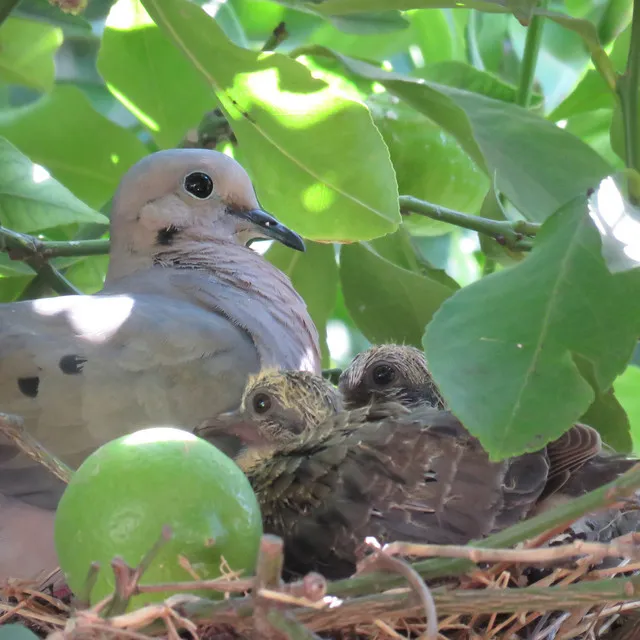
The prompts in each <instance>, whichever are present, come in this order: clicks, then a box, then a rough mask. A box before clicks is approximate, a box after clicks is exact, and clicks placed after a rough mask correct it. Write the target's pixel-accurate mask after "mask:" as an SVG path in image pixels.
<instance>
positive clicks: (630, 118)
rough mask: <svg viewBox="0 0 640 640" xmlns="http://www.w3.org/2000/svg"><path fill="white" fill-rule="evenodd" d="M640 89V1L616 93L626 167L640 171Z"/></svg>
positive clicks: (634, 15) (635, 9)
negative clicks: (639, 101)
mask: <svg viewBox="0 0 640 640" xmlns="http://www.w3.org/2000/svg"><path fill="white" fill-rule="evenodd" d="M639 87H640V0H634V1H633V17H632V18H631V42H630V44H629V55H628V57H627V66H626V69H625V71H624V73H623V74H621V75H619V76H618V80H617V82H616V91H617V92H618V97H619V99H620V110H621V111H622V123H623V127H624V148H625V165H626V166H627V168H628V169H635V170H636V171H640V127H639V126H638V120H640V111H639V110H638V89H639Z"/></svg>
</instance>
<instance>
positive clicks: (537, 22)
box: [516, 0, 547, 109]
mask: <svg viewBox="0 0 640 640" xmlns="http://www.w3.org/2000/svg"><path fill="white" fill-rule="evenodd" d="M546 8H547V0H542V2H540V9H541V10H543V11H544V10H545V9H546ZM543 27H544V18H543V17H542V16H540V15H536V14H534V15H533V16H532V18H531V23H530V24H529V27H528V29H527V39H526V42H525V45H524V54H523V56H522V63H521V66H520V83H519V85H518V92H517V94H516V103H517V104H519V105H520V106H521V107H524V108H525V109H526V108H527V107H528V106H529V103H530V102H531V89H532V87H533V81H534V79H535V75H536V65H537V63H538V53H539V52H540V42H541V41H542V30H543Z"/></svg>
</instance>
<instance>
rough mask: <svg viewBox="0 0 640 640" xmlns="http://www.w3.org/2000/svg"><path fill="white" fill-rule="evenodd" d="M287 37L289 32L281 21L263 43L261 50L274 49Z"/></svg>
mask: <svg viewBox="0 0 640 640" xmlns="http://www.w3.org/2000/svg"><path fill="white" fill-rule="evenodd" d="M288 37H289V34H288V33H287V28H286V25H285V23H284V22H281V23H280V24H278V26H277V27H276V28H275V29H274V30H273V33H272V34H271V35H270V36H269V39H268V40H267V41H266V42H265V43H264V46H263V47H262V51H275V50H276V49H277V48H278V47H279V46H280V45H281V44H282V43H283V42H284V41H285V40H286V39H287V38H288Z"/></svg>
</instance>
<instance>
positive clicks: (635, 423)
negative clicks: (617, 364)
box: [613, 365, 640, 455]
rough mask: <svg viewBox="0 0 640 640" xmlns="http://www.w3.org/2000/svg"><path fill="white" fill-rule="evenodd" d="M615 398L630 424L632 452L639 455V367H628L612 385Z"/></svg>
mask: <svg viewBox="0 0 640 640" xmlns="http://www.w3.org/2000/svg"><path fill="white" fill-rule="evenodd" d="M613 388H614V389H615V393H616V396H617V398H618V400H619V401H620V404H621V405H622V406H623V407H624V410H625V411H626V414H627V416H628V417H629V422H630V423H631V437H632V438H633V450H634V452H635V453H636V455H637V454H638V453H640V394H639V393H638V389H640V367H636V366H634V365H629V366H628V367H627V368H626V369H625V370H624V373H623V374H622V375H621V376H619V377H618V378H616V381H615V382H614V383H613Z"/></svg>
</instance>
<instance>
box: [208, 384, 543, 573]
mask: <svg viewBox="0 0 640 640" xmlns="http://www.w3.org/2000/svg"><path fill="white" fill-rule="evenodd" d="M196 433H197V434H198V435H200V436H201V437H203V438H205V439H212V438H214V439H215V437H216V436H218V435H219V434H221V433H223V434H231V435H233V436H235V437H237V438H239V439H240V440H241V441H242V443H243V445H244V447H243V449H242V450H241V452H240V453H239V454H238V456H237V457H236V458H235V459H236V462H237V463H238V465H239V466H240V467H241V468H242V469H243V471H244V472H245V473H246V475H247V476H248V478H249V480H250V482H251V485H252V486H253V489H254V491H255V492H256V495H257V497H258V500H259V503H260V506H261V509H262V515H263V523H264V529H265V531H266V532H268V533H274V534H276V535H279V536H281V537H282V538H283V539H284V540H285V566H286V569H287V573H288V574H290V575H301V574H304V573H306V572H308V571H312V570H313V571H320V572H322V573H323V574H324V575H325V576H326V577H328V578H331V579H337V578H342V577H346V576H348V575H350V574H352V573H353V571H354V569H355V564H356V562H357V559H358V549H359V546H360V544H361V543H362V542H363V541H364V539H365V537H366V536H375V537H376V538H377V539H378V540H379V541H380V542H381V543H385V542H390V541H393V540H407V541H414V542H431V543H451V544H463V543H465V542H467V541H469V540H471V539H474V538H482V537H484V536H486V535H487V534H489V533H491V532H492V531H494V530H496V529H501V528H503V527H505V526H508V525H509V524H512V523H515V522H517V521H519V520H520V519H522V518H523V517H525V516H526V515H527V513H528V512H529V509H530V507H531V505H532V504H534V503H535V501H536V500H537V499H538V497H539V496H540V494H541V492H542V490H543V489H544V486H545V483H546V477H547V473H548V469H549V457H548V455H547V453H546V451H540V452H536V453H530V454H525V455H523V456H520V457H518V458H514V459H510V460H504V461H501V462H497V463H492V462H490V461H489V459H488V456H487V454H486V453H485V451H484V450H483V448H482V446H481V445H480V443H479V442H478V440H476V439H475V438H473V437H472V436H470V435H469V433H468V432H467V431H466V430H465V429H464V427H463V426H462V424H461V423H460V422H459V421H458V420H457V419H456V418H455V416H453V415H452V414H451V413H449V412H447V411H440V410H438V409H435V408H433V407H430V406H426V405H424V404H423V405H420V406H417V407H416V408H413V409H408V408H406V407H404V406H403V405H402V404H400V403H398V402H393V401H392V402H388V401H387V402H381V403H378V404H376V405H372V406H369V405H367V406H365V407H361V408H359V409H354V410H344V409H343V408H342V402H341V399H340V396H339V394H338V392H337V390H336V389H335V388H334V387H333V386H332V385H331V384H330V383H329V382H327V381H325V380H323V379H322V378H321V377H318V376H315V375H313V374H310V373H305V372H277V371H263V372H261V373H259V374H257V375H256V376H253V377H252V378H251V379H250V381H249V383H248V385H247V387H246V389H245V392H244V395H243V398H242V403H241V406H240V408H239V409H238V410H237V411H234V412H231V413H227V414H222V415H221V416H219V417H218V418H215V419H213V420H209V421H207V422H206V423H204V424H203V425H201V426H200V427H199V428H198V429H197V430H196Z"/></svg>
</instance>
